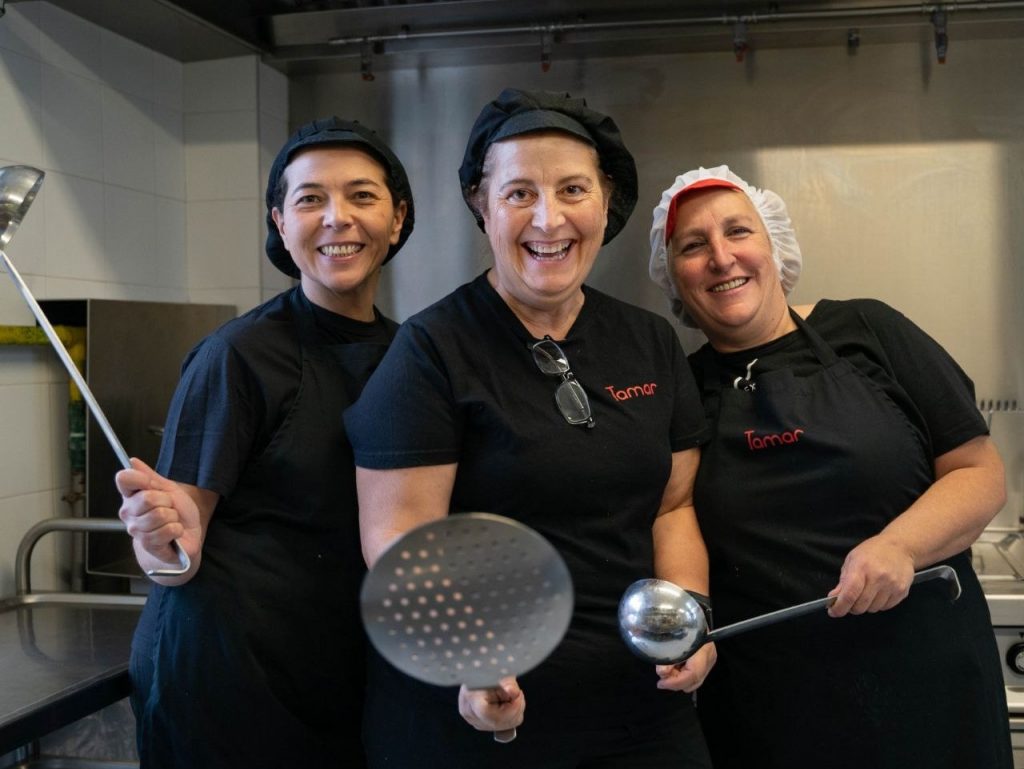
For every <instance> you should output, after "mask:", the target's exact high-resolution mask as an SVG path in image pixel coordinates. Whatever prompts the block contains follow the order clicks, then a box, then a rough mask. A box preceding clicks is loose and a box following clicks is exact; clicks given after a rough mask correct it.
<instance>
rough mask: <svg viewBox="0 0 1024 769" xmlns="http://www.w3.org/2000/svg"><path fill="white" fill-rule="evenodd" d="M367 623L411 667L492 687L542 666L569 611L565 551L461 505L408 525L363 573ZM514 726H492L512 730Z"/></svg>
mask: <svg viewBox="0 0 1024 769" xmlns="http://www.w3.org/2000/svg"><path fill="white" fill-rule="evenodd" d="M360 603H361V606H362V613H363V625H364V626H365V628H366V633H367V635H368V636H369V638H370V641H372V642H373V645H374V646H375V647H376V648H377V651H379V652H380V654H381V656H382V657H384V658H385V659H386V660H387V661H388V662H390V663H391V664H392V665H394V666H395V667H396V668H398V669H399V670H401V671H402V672H403V673H405V674H406V675H410V676H412V677H413V678H417V679H419V680H421V681H425V682H426V683H428V684H435V685H437V686H458V685H460V684H464V685H466V686H468V687H469V688H471V689H490V688H492V687H495V686H497V684H498V682H499V681H500V680H501V679H502V678H505V677H507V676H517V675H520V674H522V673H525V672H526V671H528V670H531V669H532V668H534V667H536V666H537V665H539V664H540V663H541V662H543V661H544V659H545V658H546V657H547V656H548V655H549V654H550V653H551V652H552V651H554V649H555V647H556V646H558V644H559V642H560V641H561V640H562V637H563V636H564V635H565V631H566V630H567V629H568V627H569V620H570V619H571V618H572V608H573V588H572V578H571V577H570V576H569V569H568V568H567V567H566V565H565V561H563V560H562V557H561V555H559V553H558V551H557V550H555V548H554V547H552V546H551V544H550V543H549V542H548V541H547V540H546V539H544V538H543V537H542V536H541V535H540V534H538V533H537V532H535V531H534V530H533V529H530V528H529V527H527V526H524V525H523V524H521V523H519V522H518V521H513V520H511V519H509V518H504V517H502V516H498V515H491V514H489V513H460V514H453V515H449V516H446V517H445V518H441V519H439V520H436V521H431V522H430V523H426V524H424V525H422V526H419V527H417V528H415V529H412V530H411V531H408V532H406V533H405V534H404V535H403V536H402V537H401V538H400V539H398V540H397V541H396V542H395V543H394V544H392V545H391V547H389V548H388V549H387V550H386V551H385V552H384V553H383V555H381V557H380V558H379V559H378V560H377V562H376V563H375V564H374V565H373V568H372V569H371V570H370V571H369V573H368V574H367V575H366V578H365V580H364V582H363V588H362V591H361V594H360ZM515 736H516V732H515V729H509V730H505V731H501V732H495V733H494V739H495V740H497V741H498V742H511V741H512V740H513V739H515Z"/></svg>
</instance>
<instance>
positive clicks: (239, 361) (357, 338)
mask: <svg viewBox="0 0 1024 769" xmlns="http://www.w3.org/2000/svg"><path fill="white" fill-rule="evenodd" d="M292 302H301V303H302V304H303V305H304V306H305V307H306V309H307V310H308V311H310V312H312V315H313V323H314V325H315V327H316V329H317V332H318V333H320V334H322V335H323V338H324V340H325V341H326V342H328V343H330V342H343V343H369V344H381V345H387V344H388V342H389V340H390V339H391V338H392V337H393V336H394V333H395V329H396V326H395V324H394V323H393V322H392V321H390V320H388V319H387V318H385V317H383V316H382V315H380V314H379V313H377V317H376V319H375V320H374V321H373V322H370V323H364V322H361V321H357V320H353V319H351V318H347V317H345V316H344V315H338V314H335V313H333V312H330V311H328V310H325V309H323V308H322V307H318V306H317V305H315V304H313V303H312V302H310V301H309V300H308V299H306V298H305V296H304V295H303V294H301V290H300V289H299V288H295V289H292V290H291V291H287V292H284V293H282V294H279V295H278V296H276V297H274V298H273V299H271V300H269V301H267V302H265V303H264V304H262V305H260V306H259V307H256V308H254V309H252V310H250V311H249V312H247V313H245V314H244V315H242V316H240V317H238V318H235V319H234V320H231V321H229V322H228V323H226V324H224V325H223V326H221V327H220V328H219V329H217V330H216V331H214V332H213V333H212V334H210V335H209V336H208V337H206V338H205V339H204V340H203V341H201V342H200V343H199V344H198V345H196V347H195V348H194V349H193V350H192V351H191V352H190V353H189V354H188V356H187V357H186V358H185V362H184V364H183V365H182V375H181V381H180V382H179V384H178V388H177V390H176V391H175V393H174V398H173V400H172V402H171V406H170V409H169V411H168V415H167V422H166V424H165V426H164V438H163V443H162V445H161V448H160V458H159V460H158V462H157V465H156V470H157V472H159V473H160V474H161V475H165V476H167V477H168V478H172V479H173V480H176V481H179V482H181V483H188V484H192V485H194V486H198V487H200V488H203V489H209V490H210V491H215V492H217V493H218V494H220V495H221V496H230V495H231V492H232V490H233V489H234V487H235V484H236V483H237V482H238V480H239V478H241V477H242V474H243V472H244V470H245V466H246V464H247V463H249V462H251V461H252V460H253V459H255V458H256V457H258V456H259V455H260V454H261V453H262V451H263V450H264V449H265V448H266V446H267V445H268V443H269V442H270V440H271V438H272V437H273V435H274V433H275V432H276V431H277V429H278V428H279V426H280V425H281V422H282V420H283V419H284V418H285V417H286V415H287V414H288V411H289V409H290V408H291V404H292V402H293V401H294V399H295V394H296V392H297V390H298V387H299V384H300V382H301V373H302V372H301V369H302V360H301V347H300V344H299V339H298V331H297V326H296V319H295V317H294V312H293V309H292V307H291V303H292ZM326 416H327V415H325V417H326Z"/></svg>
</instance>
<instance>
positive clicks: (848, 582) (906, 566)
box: [828, 537, 914, 617]
mask: <svg viewBox="0 0 1024 769" xmlns="http://www.w3.org/2000/svg"><path fill="white" fill-rule="evenodd" d="M913 579H914V559H913V556H911V554H910V553H908V552H906V551H905V550H903V549H902V548H900V547H899V546H897V545H895V544H894V543H892V542H890V541H887V540H886V539H884V538H882V537H871V538H870V539H866V540H864V541H863V542H861V543H860V544H859V545H857V547H855V548H853V550H851V551H850V552H849V553H848V554H847V556H846V560H845V561H844V562H843V568H842V570H841V571H840V573H839V584H838V585H836V586H835V587H834V588H832V590H831V591H830V592H829V595H830V596H835V597H836V601H835V603H834V604H832V606H831V607H830V608H829V610H828V613H829V615H830V616H832V617H844V616H846V615H847V614H865V613H874V612H879V611H885V610H887V609H891V608H892V607H894V606H896V605H897V604H898V603H899V602H900V601H902V600H903V599H904V598H906V597H907V594H908V593H909V592H910V585H911V583H912V582H913Z"/></svg>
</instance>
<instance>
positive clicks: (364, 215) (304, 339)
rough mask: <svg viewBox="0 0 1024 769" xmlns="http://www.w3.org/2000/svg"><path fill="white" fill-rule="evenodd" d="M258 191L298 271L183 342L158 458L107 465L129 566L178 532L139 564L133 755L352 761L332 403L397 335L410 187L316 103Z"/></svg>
mask: <svg viewBox="0 0 1024 769" xmlns="http://www.w3.org/2000/svg"><path fill="white" fill-rule="evenodd" d="M266 202H267V221H268V229H269V235H268V238H267V247H266V250H267V256H268V257H269V258H270V261H271V262H272V263H273V264H274V265H275V266H276V267H277V268H278V269H280V270H281V271H283V272H284V273H285V274H287V275H289V276H290V277H293V278H298V280H299V285H298V286H297V287H295V288H293V289H291V290H288V291H285V292H284V293H282V294H280V295H278V296H277V297H275V298H273V299H271V300H270V301H268V302H266V303H264V304H262V305H260V306H259V307H257V308H255V309H254V310H252V311H250V312H248V313H246V314H245V315H243V316H242V317H240V318H237V319H235V320H233V321H231V322H229V323H227V324H226V325H225V326H223V327H222V328H220V329H219V330H218V331H216V332H214V334H212V335H211V336H210V337H208V338H207V339H205V340H204V341H203V342H201V343H200V344H199V345H198V346H197V347H196V349H195V350H193V351H192V353H191V354H190V356H189V358H188V359H187V360H186V362H185V366H184V371H183V374H182V379H181V383H180V384H179V386H178V389H177V392H176V393H175V396H174V399H173V402H172V404H171V409H170V414H169V416H168V421H167V425H166V430H165V433H164V440H163V446H162V449H161V452H160V459H159V462H158V464H157V471H158V472H159V474H157V472H154V471H153V470H151V469H150V468H148V467H146V466H145V465H144V464H143V463H142V462H139V461H138V460H134V461H133V466H134V469H132V470H124V471H121V472H120V473H118V474H117V485H118V488H119V490H120V491H121V494H122V495H123V497H124V501H123V506H122V508H121V518H122V519H123V520H124V521H125V523H126V524H127V527H128V532H129V533H130V534H131V535H132V537H133V539H134V545H135V552H136V555H137V558H138V561H139V563H140V565H141V566H142V567H143V568H144V569H147V570H148V569H151V568H159V567H161V566H163V567H164V568H166V565H167V563H176V560H177V559H176V558H175V555H174V550H173V549H172V542H173V540H175V539H177V540H178V542H179V544H180V546H181V547H183V548H184V550H185V551H186V552H187V553H188V554H189V555H190V556H191V559H192V568H191V570H190V571H189V572H188V573H186V574H184V575H183V576H180V577H159V578H155V580H154V581H155V582H157V583H159V584H157V585H154V586H153V589H152V591H151V593H150V596H149V599H148V601H147V603H146V608H145V611H144V613H143V616H142V619H141V622H140V625H139V628H138V631H137V632H136V637H135V641H134V644H133V653H132V661H131V674H132V682H133V686H134V693H133V706H134V708H135V712H136V716H137V719H138V743H139V753H140V757H141V766H142V767H143V769H147V768H155V767H181V768H182V769H185V768H186V767H188V768H189V769H197V768H199V767H211V768H215V769H226V768H228V767H240V768H241V767H246V769H248V768H249V767H257V766H304V767H330V766H337V767H359V766H364V765H365V764H364V761H365V759H364V757H363V752H362V746H361V740H360V723H361V714H362V707H363V697H364V679H365V650H364V640H363V634H362V631H361V629H360V622H359V610H358V597H357V596H358V590H359V584H360V580H361V579H362V574H363V572H364V569H363V563H362V558H361V556H360V549H359V540H358V523H357V514H356V490H355V477H354V474H355V470H354V464H353V459H352V450H351V447H350V446H349V444H348V441H347V439H346V436H345V432H344V429H343V425H342V423H341V413H342V411H343V410H344V408H345V407H347V406H348V405H349V404H350V403H352V402H353V401H354V400H355V399H356V398H357V397H358V395H359V392H360V390H361V389H362V386H363V384H364V383H365V382H366V379H367V378H368V377H369V375H370V372H371V371H372V370H373V369H374V367H375V366H376V365H377V363H378V362H379V361H380V359H381V357H382V356H383V354H384V351H385V349H386V347H387V345H388V343H389V342H390V341H391V339H392V337H393V336H394V333H395V329H396V326H395V324H394V323H393V322H392V321H390V320H388V319H387V318H384V317H383V316H382V315H381V314H380V313H379V312H378V311H377V310H376V308H375V307H374V304H373V301H374V296H375V294H376V290H377V284H378V282H379V280H380V272H381V266H382V265H383V264H384V263H385V262H386V261H388V260H389V259H390V258H391V257H393V256H394V255H395V253H397V252H398V250H399V249H400V248H401V247H402V245H403V244H404V243H405V241H406V239H407V238H408V237H409V234H410V232H411V231H412V226H413V203H412V193H411V190H410V187H409V181H408V179H407V178H406V174H405V170H404V168H403V167H402V164H401V163H400V162H399V160H398V158H396V157H395V156H394V154H393V153H392V152H391V150H390V149H389V148H388V147H387V145H386V144H385V143H384V142H383V141H381V139H380V138H379V137H378V136H377V135H376V134H374V133H373V132H372V131H370V130H369V129H367V128H365V127H364V126H362V125H360V124H358V123H355V122H350V121H344V120H339V119H338V118H329V119H325V120H317V121H315V122H312V123H309V124H307V125H305V126H303V127H302V128H300V129H299V130H298V131H297V132H296V133H295V134H294V135H293V136H292V137H291V138H290V139H289V140H288V142H287V143H286V144H285V145H284V147H283V148H282V149H281V151H280V153H279V154H278V156H277V159H276V160H275V161H274V165H273V167H272V169H271V172H270V178H269V181H268V184H267V196H266ZM332 415H333V418H332ZM346 468H348V469H347V470H346Z"/></svg>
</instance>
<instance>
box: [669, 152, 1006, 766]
mask: <svg viewBox="0 0 1024 769" xmlns="http://www.w3.org/2000/svg"><path fill="white" fill-rule="evenodd" d="M800 264H801V257H800V250H799V247H798V245H797V242H796V237H795V235H794V234H793V231H792V228H791V226H790V221H789V216H788V215H787V213H786V208H785V205H784V204H783V202H782V200H781V199H780V198H779V197H778V196H777V195H775V194H773V193H771V192H769V191H763V190H758V189H755V188H753V187H751V186H749V185H748V184H747V183H746V182H744V181H743V180H742V179H740V178H739V177H738V176H736V175H735V174H734V173H732V172H731V171H730V170H729V169H728V168H727V167H726V166H721V167H718V168H712V169H710V170H709V169H704V168H701V169H697V170H695V171H690V172H688V173H686V174H683V175H682V176H680V177H678V178H677V179H676V182H675V184H673V185H672V187H670V188H669V189H668V190H666V191H665V193H664V195H663V196H662V199H661V204H660V205H659V206H658V208H656V209H655V212H654V226H653V228H652V230H651V275H652V277H653V278H654V280H655V282H657V283H658V284H659V285H661V286H662V288H663V289H664V290H665V291H666V292H667V293H668V295H669V297H670V299H671V300H672V302H673V306H674V308H675V310H676V312H677V314H680V315H681V316H682V318H683V319H684V321H686V322H689V323H691V324H693V325H696V326H697V327H699V328H700V329H701V330H702V331H704V333H705V334H706V335H707V338H708V344H707V345H705V346H704V347H702V348H701V349H700V350H698V351H697V352H696V353H694V354H693V355H692V356H691V358H690V360H691V363H692V364H693V368H694V374H695V376H696V378H697V382H698V385H699V386H700V387H701V390H702V396H703V398H704V402H705V409H706V413H707V415H708V417H709V419H710V420H711V422H712V425H713V429H714V437H713V438H712V439H711V442H710V443H709V444H708V445H707V446H706V447H705V449H704V452H703V456H702V461H701V466H700V471H699V473H698V475H697V481H696V489H695V503H696V507H697V511H698V518H699V521H700V526H701V530H702V532H703V534H704V537H705V540H706V541H707V543H708V552H709V556H710V561H711V594H712V597H713V599H714V605H715V619H716V622H718V623H719V624H728V623H731V622H734V621H737V620H740V619H745V618H747V617H750V616H753V615H757V614H762V613H764V612H769V611H772V610H775V609H779V608H782V607H785V606H788V605H792V604H796V603H800V602H803V601H807V600H810V599H813V598H817V597H821V596H823V595H826V594H828V595H830V596H835V599H836V600H835V604H834V605H833V606H832V608H831V609H830V610H829V612H828V615H826V614H825V613H824V612H822V613H821V614H820V615H816V616H811V617H807V618H802V619H799V620H793V621H790V622H788V623H784V624H780V625H776V626H774V627H772V628H769V629H765V630H759V631H757V632H756V633H749V634H746V635H743V636H738V637H736V638H735V639H731V640H728V641H723V642H721V643H720V644H719V649H718V652H719V655H720V656H719V659H718V664H717V666H716V668H715V670H714V672H713V673H712V675H711V676H710V677H709V678H708V681H707V683H706V685H705V686H704V688H702V689H701V692H700V697H699V702H698V709H699V712H700V715H701V721H702V723H703V724H704V727H705V731H706V734H707V736H708V744H709V746H710V748H711V755H712V758H713V760H714V763H715V766H716V767H717V768H718V769H729V768H730V767H743V769H746V767H749V766H758V767H779V768H780V769H781V768H782V767H785V769H792V767H819V766H821V767H825V766H827V767H830V768H832V767H836V768H842V767H851V769H852V768H853V767H857V768H858V769H863V767H869V766H870V767H872V768H873V769H879V768H884V767H892V768H893V769H896V767H900V769H905V767H908V766H920V767H925V766H927V767H930V768H931V767H949V769H953V767H965V766H977V767H981V766H984V767H987V768H989V769H992V768H994V767H1005V768H1007V769H1008V767H1010V766H1011V757H1010V743H1009V735H1008V731H1007V724H1008V721H1007V713H1006V700H1005V694H1004V690H1003V681H1002V676H1001V672H1000V662H999V659H998V654H997V651H996V646H995V642H994V638H993V635H992V630H991V623H990V619H989V616H988V610H987V606H986V604H985V600H984V597H983V595H982V592H981V588H980V586H979V584H978V581H977V579H976V577H975V575H974V572H973V571H972V569H971V565H970V558H969V555H968V548H969V546H970V544H971V543H972V542H973V541H974V540H975V539H976V538H977V536H978V535H979V534H980V533H981V531H982V529H983V528H984V527H985V525H986V524H987V523H988V522H989V521H990V520H991V518H992V517H993V516H994V515H995V514H996V513H997V512H998V510H999V508H1000V507H1001V506H1002V504H1003V499H1004V486H1003V470H1002V464H1001V462H1000V459H999V456H998V454H997V452H996V450H995V448H994V447H993V445H992V443H991V441H990V440H989V438H988V436H987V430H986V427H985V422H984V420H983V419H981V418H980V415H979V414H978V412H977V409H976V408H975V407H974V392H973V385H972V383H971V381H970V380H969V379H968V378H967V376H966V375H965V374H964V373H963V371H962V370H961V369H960V368H959V367H958V366H957V365H956V363H955V362H954V361H953V360H952V359H951V358H950V357H949V355H948V354H947V353H946V352H945V351H944V350H943V349H942V348H941V347H940V346H939V345H938V344H936V343H935V342H934V341H933V340H932V339H931V338H929V337H928V336H927V335H926V334H925V333H924V332H922V331H921V330H920V329H919V328H917V327H916V326H914V325H913V324H912V323H911V322H910V321H909V320H907V319H906V318H905V317H904V316H902V315H900V314H899V313H898V312H896V311H895V310H893V309H891V308H889V307H887V306H886V305H884V304H882V303H881V302H877V301H871V300H864V299H859V300H852V301H843V302H839V301H830V300H821V301H819V302H817V303H816V304H814V305H805V306H797V307H792V308H791V307H789V306H788V305H787V302H786V294H787V293H788V291H789V290H790V289H791V288H792V287H793V284H794V283H795V282H796V279H797V277H798V275H799V271H800ZM940 562H941V563H947V564H949V565H950V566H952V567H953V568H954V569H956V571H957V573H958V575H959V578H960V582H961V584H962V586H963V595H962V597H961V598H960V599H959V601H957V602H956V603H951V602H950V601H949V600H948V598H947V596H946V595H944V593H943V591H942V590H940V589H939V588H938V586H936V585H935V584H934V583H933V584H927V585H921V586H919V587H916V588H914V589H913V590H910V589H909V588H910V584H911V579H912V576H913V573H914V572H915V571H917V570H920V569H922V568H924V567H927V566H931V565H933V564H936V563H940Z"/></svg>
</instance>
